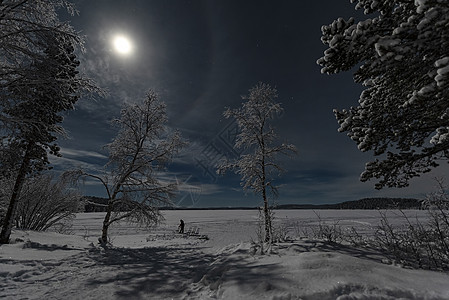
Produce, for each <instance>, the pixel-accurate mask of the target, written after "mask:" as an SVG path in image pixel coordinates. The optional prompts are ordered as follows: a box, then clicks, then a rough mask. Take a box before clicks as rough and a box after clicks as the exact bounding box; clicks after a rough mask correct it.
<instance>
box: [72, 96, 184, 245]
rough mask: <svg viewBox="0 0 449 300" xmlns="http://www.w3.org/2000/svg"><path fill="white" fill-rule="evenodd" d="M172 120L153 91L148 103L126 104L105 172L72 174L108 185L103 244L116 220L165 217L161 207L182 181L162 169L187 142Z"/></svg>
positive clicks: (147, 221) (148, 221)
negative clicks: (169, 122)
mask: <svg viewBox="0 0 449 300" xmlns="http://www.w3.org/2000/svg"><path fill="white" fill-rule="evenodd" d="M166 122H167V115H166V105H165V104H164V103H163V102H162V101H160V100H159V99H158V96H157V94H156V93H155V92H154V91H152V90H150V91H149V92H148V94H147V97H146V98H145V100H144V101H143V103H141V104H134V105H125V106H124V108H123V109H122V111H121V117H120V119H116V120H114V123H115V124H116V125H118V126H119V128H120V130H119V132H118V134H117V136H116V137H115V138H114V140H113V141H112V143H110V144H108V145H107V149H108V150H109V162H108V164H107V165H106V167H105V172H104V174H100V175H98V174H88V173H86V172H83V171H81V170H80V171H72V172H70V173H67V175H70V176H75V177H77V178H82V177H91V178H94V179H95V180H98V181H99V182H101V184H102V185H103V186H104V188H105V191H106V194H107V197H108V204H107V211H106V215H105V218H104V221H103V230H102V236H101V238H100V239H99V240H100V242H101V243H106V242H107V239H108V229H109V226H110V225H111V224H112V223H114V222H117V221H120V220H127V221H132V222H137V223H140V224H142V225H148V226H149V225H152V224H155V223H157V222H158V221H159V220H160V218H161V215H160V213H159V211H158V209H157V208H158V206H160V205H170V204H171V197H172V196H173V195H174V192H175V191H176V188H177V184H176V182H171V181H169V180H168V179H167V178H164V176H163V174H162V173H161V172H160V171H162V170H163V169H164V167H166V166H167V164H168V163H170V162H171V160H172V159H173V157H174V155H176V154H177V153H178V151H179V150H180V149H181V148H182V147H183V146H184V145H185V142H184V141H183V140H182V139H181V136H180V134H179V133H178V132H174V133H171V134H169V133H168V129H167V127H166Z"/></svg>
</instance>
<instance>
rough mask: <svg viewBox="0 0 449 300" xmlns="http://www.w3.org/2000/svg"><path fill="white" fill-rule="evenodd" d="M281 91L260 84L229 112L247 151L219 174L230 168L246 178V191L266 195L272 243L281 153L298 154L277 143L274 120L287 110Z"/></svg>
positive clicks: (267, 228)
mask: <svg viewBox="0 0 449 300" xmlns="http://www.w3.org/2000/svg"><path fill="white" fill-rule="evenodd" d="M277 97H278V95H277V90H276V89H275V88H272V87H271V86H270V85H268V84H265V83H259V84H257V85H256V86H254V87H253V88H251V89H250V90H249V95H248V96H243V97H242V98H243V100H245V101H244V102H243V104H242V107H241V108H238V109H229V108H228V109H227V110H226V111H225V112H224V114H223V115H224V116H225V117H226V118H234V119H235V120H236V121H237V124H238V127H239V129H240V133H239V134H238V135H237V139H236V142H235V145H234V146H235V148H238V149H243V150H247V152H248V153H246V154H242V155H241V156H240V158H239V159H237V160H235V161H228V162H225V163H223V164H221V165H220V166H219V168H218V172H219V173H223V172H224V171H226V170H228V169H230V170H233V171H234V172H235V173H236V174H239V175H240V176H241V178H242V186H243V188H244V190H248V189H251V190H253V191H254V193H256V194H259V195H261V196H262V199H263V215H264V221H265V242H270V241H271V235H272V225H271V213H270V209H269V194H270V195H273V196H277V194H278V188H277V187H276V186H275V185H274V184H273V179H274V176H275V175H277V176H279V175H280V174H281V173H282V172H283V171H284V170H283V168H282V167H281V166H280V164H279V163H278V161H277V157H278V155H279V154H283V155H291V154H294V153H296V147H295V146H294V145H291V144H285V143H282V144H280V145H279V144H276V140H277V137H278V136H277V134H276V133H275V130H274V128H273V127H272V126H271V125H270V121H271V120H273V119H274V118H275V117H276V116H279V115H280V114H281V113H282V112H283V109H282V107H281V105H280V103H277V102H276V101H275V99H276V98H277Z"/></svg>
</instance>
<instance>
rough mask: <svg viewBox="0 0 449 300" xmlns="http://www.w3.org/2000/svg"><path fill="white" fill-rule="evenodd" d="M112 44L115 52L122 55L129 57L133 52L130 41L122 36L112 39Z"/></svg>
mask: <svg viewBox="0 0 449 300" xmlns="http://www.w3.org/2000/svg"><path fill="white" fill-rule="evenodd" d="M113 44H114V49H115V51H117V52H118V53H119V54H122V55H129V54H131V52H132V50H133V47H132V44H131V41H130V40H129V39H128V38H127V37H125V36H122V35H119V36H116V37H114V40H113Z"/></svg>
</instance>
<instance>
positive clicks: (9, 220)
mask: <svg viewBox="0 0 449 300" xmlns="http://www.w3.org/2000/svg"><path fill="white" fill-rule="evenodd" d="M32 146H33V145H32V143H28V145H27V148H26V150H25V157H24V158H23V161H22V164H21V165H20V168H19V172H18V174H17V177H16V182H15V183H14V188H13V191H12V194H11V199H10V201H9V206H8V211H7V212H6V216H5V219H4V220H3V227H2V231H1V233H0V244H9V237H10V236H11V230H12V227H13V223H14V217H15V214H16V210H17V204H18V200H19V195H20V191H21V190H22V186H23V182H24V181H25V176H26V174H27V169H28V167H29V165H30V151H31V147H32Z"/></svg>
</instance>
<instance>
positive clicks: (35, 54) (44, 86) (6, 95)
mask: <svg viewBox="0 0 449 300" xmlns="http://www.w3.org/2000/svg"><path fill="white" fill-rule="evenodd" d="M62 6H65V7H66V8H68V9H69V10H71V9H72V7H71V6H70V4H69V3H68V2H66V1H63V0H33V1H31V0H29V1H27V0H21V1H19V0H10V1H0V66H1V68H0V131H1V139H2V141H1V145H0V154H1V158H0V166H1V171H2V174H1V175H2V176H7V177H12V178H14V182H15V184H14V188H13V191H12V193H11V198H10V202H9V204H8V209H7V213H6V216H5V218H4V222H3V224H2V225H3V226H2V230H1V233H0V243H8V241H9V236H10V233H11V228H12V226H13V220H14V215H15V210H16V207H17V199H18V197H19V194H20V190H21V188H22V185H23V182H24V180H25V179H26V177H27V176H28V175H30V174H33V173H34V172H39V171H42V170H44V169H45V168H47V165H48V153H50V154H54V155H58V152H59V147H58V146H57V145H56V143H55V141H56V139H57V134H62V133H63V128H62V127H61V125H60V124H61V122H62V121H63V117H62V115H61V113H63V112H65V111H67V110H70V109H73V105H74V103H75V102H76V101H77V100H78V99H79V97H80V95H81V93H82V92H85V91H92V90H97V91H98V89H97V88H96V87H95V85H94V84H93V83H92V82H91V81H90V80H89V79H87V78H85V77H83V76H81V75H80V74H79V72H78V70H77V67H78V65H79V61H78V60H77V58H76V55H75V51H76V48H78V49H80V48H81V47H82V39H81V37H80V36H79V35H78V34H77V33H76V32H75V31H74V30H73V28H72V27H71V26H70V25H69V24H67V23H63V22H60V21H59V19H58V16H57V13H56V10H57V9H58V8H60V7H62Z"/></svg>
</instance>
